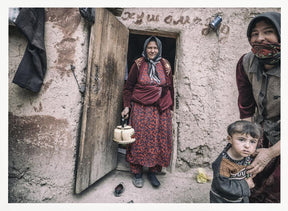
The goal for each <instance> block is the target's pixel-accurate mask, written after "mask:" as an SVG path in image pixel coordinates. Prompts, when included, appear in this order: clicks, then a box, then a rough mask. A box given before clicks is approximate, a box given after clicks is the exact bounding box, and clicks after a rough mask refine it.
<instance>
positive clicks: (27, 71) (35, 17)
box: [13, 8, 47, 92]
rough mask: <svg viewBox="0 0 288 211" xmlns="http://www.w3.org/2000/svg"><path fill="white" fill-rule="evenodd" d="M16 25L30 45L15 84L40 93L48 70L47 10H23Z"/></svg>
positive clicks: (14, 81) (19, 68) (19, 67)
mask: <svg viewBox="0 0 288 211" xmlns="http://www.w3.org/2000/svg"><path fill="white" fill-rule="evenodd" d="M15 24H16V26H17V27H18V28H19V29H20V31H21V32H22V33H23V34H24V35H25V37H26V38H27V40H28V44H27V47H26V50H25V53H24V56H23V58H22V60H21V62H20V64H19V66H18V69H17V71H16V73H15V76H14V78H13V83H15V84H17V85H19V86H20V87H22V88H26V89H28V90H31V91H33V92H39V91H40V89H41V86H42V84H43V80H44V76H45V73H46V69H47V61H46V50H45V42H44V29H45V9H44V8H21V9H20V13H19V15H18V17H17V19H16V21H15Z"/></svg>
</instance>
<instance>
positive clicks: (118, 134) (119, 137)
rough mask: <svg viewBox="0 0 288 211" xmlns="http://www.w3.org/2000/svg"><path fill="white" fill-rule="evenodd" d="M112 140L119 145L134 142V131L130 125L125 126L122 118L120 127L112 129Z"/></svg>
mask: <svg viewBox="0 0 288 211" xmlns="http://www.w3.org/2000/svg"><path fill="white" fill-rule="evenodd" d="M113 140H114V141H115V142H118V143H119V144H130V143H133V142H134V141H135V131H134V129H133V128H132V127H131V126H130V125H126V124H125V119H124V118H122V120H121V125H119V126H117V127H116V128H115V129H114V137H113Z"/></svg>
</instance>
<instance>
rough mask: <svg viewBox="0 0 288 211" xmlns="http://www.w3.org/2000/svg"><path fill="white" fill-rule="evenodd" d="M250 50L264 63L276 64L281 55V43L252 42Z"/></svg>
mask: <svg viewBox="0 0 288 211" xmlns="http://www.w3.org/2000/svg"><path fill="white" fill-rule="evenodd" d="M252 52H253V53H254V55H255V56H256V57H257V58H258V59H259V60H260V62H263V63H264V64H271V65H273V64H277V63H278V62H279V61H280V57H281V44H280V43H278V42H276V43H270V42H265V43H252Z"/></svg>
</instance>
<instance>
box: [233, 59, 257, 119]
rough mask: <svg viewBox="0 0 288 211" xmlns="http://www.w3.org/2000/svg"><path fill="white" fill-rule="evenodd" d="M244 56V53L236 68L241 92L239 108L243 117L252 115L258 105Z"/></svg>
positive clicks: (239, 91)
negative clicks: (245, 66)
mask: <svg viewBox="0 0 288 211" xmlns="http://www.w3.org/2000/svg"><path fill="white" fill-rule="evenodd" d="M243 57H244V55H243V56H242V57H241V58H240V60H239V61H238V63H237V68H236V82H237V87H238V93H239V95H238V108H239V112H240V118H241V119H244V118H248V117H252V116H253V114H254V113H255V106H256V103H255V99H254V96H253V90H252V85H251V83H250V81H249V79H248V77H247V75H246V73H245V71H244V69H243V65H242V64H243Z"/></svg>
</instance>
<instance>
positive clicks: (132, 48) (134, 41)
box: [117, 30, 178, 171]
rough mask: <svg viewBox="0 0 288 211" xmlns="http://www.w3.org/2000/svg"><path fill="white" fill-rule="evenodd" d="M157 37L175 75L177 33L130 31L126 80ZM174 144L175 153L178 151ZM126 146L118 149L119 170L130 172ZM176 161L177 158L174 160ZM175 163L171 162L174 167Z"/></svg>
mask: <svg viewBox="0 0 288 211" xmlns="http://www.w3.org/2000/svg"><path fill="white" fill-rule="evenodd" d="M152 35H153V36H157V37H158V38H159V39H160V40H161V42H162V57H163V58H165V59H167V60H168V61H169V62H170V64H171V69H172V74H173V75H174V74H175V65H176V64H175V58H176V43H177V37H178V34H177V33H171V32H144V31H134V30H132V31H130V33H129V40H128V53H127V67H126V73H125V80H126V79H127V77H128V74H129V71H130V68H131V67H132V65H133V63H134V61H135V60H136V59H138V58H139V57H141V54H142V51H143V46H144V42H145V40H146V39H147V38H148V37H150V36H152ZM174 86H175V84H174ZM174 146H175V144H173V148H174V149H173V151H175V150H177V149H176V148H175V147H174ZM174 154H175V152H172V156H171V159H173V158H174V156H173V155H174ZM125 156H126V146H123V145H119V147H118V156H117V157H118V164H117V170H121V171H130V167H129V164H128V163H127V162H126V161H125ZM174 159H175V158H174ZM173 163H174V162H171V164H172V165H173Z"/></svg>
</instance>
